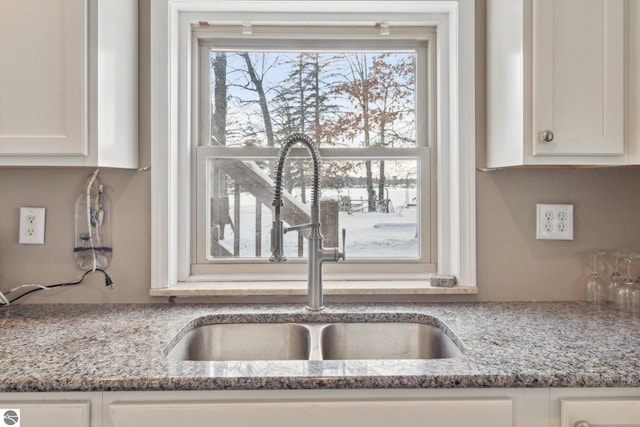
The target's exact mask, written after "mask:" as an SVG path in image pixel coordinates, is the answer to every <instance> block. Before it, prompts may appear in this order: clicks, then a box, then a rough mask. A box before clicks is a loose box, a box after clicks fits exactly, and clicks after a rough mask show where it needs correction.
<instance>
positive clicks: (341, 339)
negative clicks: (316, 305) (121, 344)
mask: <svg viewBox="0 0 640 427" xmlns="http://www.w3.org/2000/svg"><path fill="white" fill-rule="evenodd" d="M174 341H175V344H171V345H169V346H168V348H167V350H166V354H167V356H168V357H169V358H170V359H173V360H204V361H231V360H233V361H249V360H392V359H393V360H396V359H441V358H450V357H456V356H459V355H460V354H462V351H463V350H462V346H461V345H460V346H459V345H457V344H456V343H455V342H454V341H453V340H452V339H451V338H450V337H449V336H448V335H447V334H446V333H445V331H444V330H443V329H442V328H440V327H438V326H433V325H429V324H424V323H415V322H373V323H371V322H330V323H311V322H309V323H305V322H299V323H297V322H286V323H216V324H208V325H201V326H197V327H195V328H192V329H188V330H186V331H183V333H182V334H179V337H177V339H176V340H174Z"/></svg>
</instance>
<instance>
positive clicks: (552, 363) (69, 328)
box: [0, 303, 640, 391]
mask: <svg viewBox="0 0 640 427" xmlns="http://www.w3.org/2000/svg"><path fill="white" fill-rule="evenodd" d="M366 316H373V318H374V319H376V320H378V321H415V322H425V321H426V322H431V323H434V322H435V324H437V325H439V326H442V327H443V328H444V329H445V330H446V331H447V332H448V333H449V335H450V336H451V337H452V338H453V339H454V340H456V341H457V342H458V344H461V345H462V346H463V347H464V350H465V351H464V353H463V354H462V355H461V356H459V357H455V358H450V359H435V360H385V361H382V360H368V361H362V360H347V361H335V360H334V361H331V360H312V361H260V362H246V361H245V362H237V361H236V362H196V361H175V360H170V359H169V358H167V357H166V355H165V352H166V350H167V346H168V345H170V343H172V342H175V340H176V337H178V336H179V335H180V334H181V333H184V331H186V330H189V329H190V328H193V327H194V326H197V325H200V324H207V323H216V322H217V323H234V322H242V321H244V322H254V321H267V322H268V321H272V322H273V321H292V322H334V321H357V320H362V319H363V318H364V317H366ZM369 319H371V317H369ZM0 330H1V331H2V335H1V337H2V342H1V344H0V391H83V390H95V391H98V390H103V391H106V390H121V391H125V390H223V389H235V390H255V389H318V388H435V387H440V388H464V387H638V386H640V319H637V318H635V319H634V318H633V317H632V316H631V315H630V314H628V313H622V312H619V311H617V310H615V309H613V308H610V307H593V306H591V305H589V304H586V303H505V304H497V303H495V304H494V303H491V304H483V303H434V304H420V305H417V304H416V305H411V304H384V305H380V304H366V305H348V304H340V305H331V306H330V307H328V308H327V309H326V310H324V311H323V312H321V313H319V314H314V313H308V312H306V311H305V310H304V309H303V308H302V307H301V306H298V305H204V304H202V305H184V304H172V305H14V306H11V307H3V308H0Z"/></svg>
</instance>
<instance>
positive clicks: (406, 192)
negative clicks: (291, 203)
mask: <svg viewBox="0 0 640 427" xmlns="http://www.w3.org/2000/svg"><path fill="white" fill-rule="evenodd" d="M321 195H322V198H323V199H327V198H329V199H335V200H338V199H339V198H340V197H344V196H349V197H350V198H351V200H361V199H362V200H363V201H364V200H366V189H364V188H350V189H343V190H341V191H339V192H338V191H337V190H323V191H322V193H321ZM387 197H388V198H389V199H390V200H391V203H392V206H393V212H391V213H382V212H354V213H348V212H340V213H339V215H338V221H339V228H340V229H342V228H346V229H347V239H346V240H347V245H346V246H347V247H346V252H347V254H348V256H349V258H374V257H375V258H384V257H394V258H416V257H417V256H418V239H417V229H416V218H417V210H418V208H417V207H416V206H412V205H411V204H413V203H415V200H414V198H415V197H416V189H415V188H408V189H407V188H389V189H388V191H387ZM231 199H233V198H232V197H231ZM229 204H230V206H231V207H232V209H233V200H230V203H229ZM231 217H232V218H233V213H231ZM240 222H241V226H240V230H241V231H240V254H241V256H242V257H253V256H255V240H256V229H255V201H254V199H253V197H252V196H250V195H248V193H243V194H242V196H241V207H240ZM270 236H271V211H270V209H268V208H267V207H265V206H263V207H262V235H261V245H262V256H264V257H268V256H269V255H270V246H271V242H270V239H271V237H270ZM225 238H226V239H225V240H223V241H221V244H222V245H223V246H224V247H225V248H227V250H229V251H230V252H233V232H232V231H231V230H230V228H229V227H228V228H227V232H226V235H225ZM297 248H298V239H297V233H287V234H285V251H286V252H285V253H286V254H287V256H289V257H290V258H293V257H294V256H296V255H297V251H298V249H297ZM304 250H305V254H306V242H305V245H304Z"/></svg>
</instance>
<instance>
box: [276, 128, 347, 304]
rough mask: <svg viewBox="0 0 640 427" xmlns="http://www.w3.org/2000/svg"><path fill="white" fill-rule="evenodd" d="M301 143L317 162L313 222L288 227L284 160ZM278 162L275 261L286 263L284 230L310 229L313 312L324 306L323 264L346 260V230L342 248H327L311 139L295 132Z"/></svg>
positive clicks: (315, 153)
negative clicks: (282, 212)
mask: <svg viewBox="0 0 640 427" xmlns="http://www.w3.org/2000/svg"><path fill="white" fill-rule="evenodd" d="M297 143H301V144H303V145H304V146H305V147H307V150H308V151H309V154H310V155H311V161H312V164H313V190H312V194H311V222H310V223H308V224H299V225H294V226H292V227H285V226H284V223H283V221H282V219H281V217H280V209H281V208H282V205H283V203H282V175H283V170H284V162H285V160H286V158H287V156H288V155H289V151H290V150H291V148H292V147H293V146H294V145H296V144H297ZM277 161H278V163H277V165H276V170H275V179H276V182H275V190H274V196H273V206H274V207H275V215H274V218H273V226H272V228H271V257H270V258H269V261H271V262H284V261H286V260H287V256H286V255H285V254H284V233H286V232H288V231H297V230H303V229H307V228H308V229H309V232H308V234H307V235H306V236H305V237H306V238H307V240H308V242H309V245H308V254H307V256H308V257H309V258H308V261H307V270H308V271H307V309H308V310H311V311H320V310H322V309H323V301H322V264H323V263H324V262H325V261H331V262H338V261H339V260H341V259H342V260H344V253H345V251H344V239H345V233H346V232H345V230H344V229H343V230H342V251H340V250H338V248H324V247H323V246H322V241H323V239H324V237H323V236H322V233H321V231H320V205H319V204H318V200H319V199H320V153H319V152H318V148H317V147H316V145H315V144H314V143H313V141H312V140H311V138H309V137H308V136H306V135H304V134H302V133H294V134H292V135H290V136H289V137H287V139H285V141H284V142H283V143H282V148H281V149H280V153H279V154H278V159H277Z"/></svg>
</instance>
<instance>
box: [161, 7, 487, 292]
mask: <svg viewBox="0 0 640 427" xmlns="http://www.w3.org/2000/svg"><path fill="white" fill-rule="evenodd" d="M331 3H334V5H333V6H335V7H333V8H332V5H331ZM150 7H151V141H152V146H151V163H152V166H153V167H152V169H151V211H152V213H151V231H152V236H151V289H152V293H153V291H154V290H155V291H158V290H160V289H163V290H170V288H172V287H175V286H177V285H178V284H179V283H185V282H189V274H190V268H189V266H190V262H189V259H190V254H191V250H192V247H191V246H192V245H191V244H190V243H189V240H190V239H188V238H186V239H185V238H181V236H184V235H185V234H184V233H187V234H186V235H187V236H189V235H190V223H191V220H192V218H191V214H190V212H189V211H190V209H189V206H191V191H192V189H191V182H192V180H193V173H194V172H193V171H194V170H195V164H194V160H193V159H192V158H191V156H190V154H191V153H190V149H191V147H190V144H182V147H181V146H180V144H178V143H177V142H178V139H179V134H180V133H179V131H180V129H181V127H184V126H185V125H186V120H189V117H190V113H187V112H184V111H183V112H182V114H181V115H179V112H178V108H172V106H175V105H178V103H179V102H180V103H182V105H187V106H189V105H190V102H189V101H188V99H185V98H184V97H185V96H186V94H185V93H184V92H185V91H184V90H182V91H181V90H180V87H179V85H180V84H181V82H180V80H179V73H180V70H179V67H178V62H179V61H175V60H172V59H178V58H179V57H180V56H181V59H188V57H189V56H190V55H192V54H193V52H191V48H190V47H189V48H186V49H185V48H182V49H181V45H183V46H184V43H185V39H186V43H187V44H186V45H187V46H191V44H190V41H189V38H190V37H191V35H190V34H181V33H180V32H179V31H180V28H183V27H181V25H180V24H181V20H183V19H186V15H188V14H189V13H190V12H194V11H205V12H208V13H212V16H215V13H221V12H225V13H234V12H237V13H238V15H237V16H238V19H239V23H242V22H244V21H246V20H247V19H249V20H250V18H251V13H252V12H259V13H274V14H277V16H278V20H285V21H286V20H288V19H292V17H293V15H295V14H296V13H298V14H299V13H319V12H325V11H327V10H335V9H339V10H340V11H341V13H343V12H344V13H352V14H353V16H354V19H356V18H357V20H360V21H362V20H364V19H372V20H374V21H375V22H377V21H376V18H378V21H379V17H380V15H381V14H383V15H384V16H385V17H386V16H390V17H392V18H393V17H398V16H400V15H402V16H404V18H405V19H407V16H409V17H411V19H414V20H415V19H416V18H415V17H416V16H417V15H419V14H422V15H423V16H424V15H427V14H428V16H429V18H430V19H429V22H428V23H429V24H431V25H435V26H437V27H438V34H440V37H438V38H437V42H438V48H437V55H438V60H437V63H438V64H437V66H438V70H439V72H438V81H439V84H438V101H437V102H438V109H437V111H438V113H437V114H438V117H437V122H438V123H447V124H448V126H440V127H439V130H440V131H439V132H438V135H437V149H436V153H437V162H438V171H437V216H438V221H439V222H438V227H437V229H438V230H437V262H438V272H439V273H447V274H455V275H456V276H457V278H458V283H459V284H460V285H462V286H465V287H475V286H476V235H475V232H476V222H475V219H476V215H475V205H476V200H475V53H474V46H475V44H474V31H475V29H474V13H475V10H474V4H473V2H468V1H430V0H422V1H396V2H392V3H391V2H380V1H350V2H345V1H332V2H327V1H295V2H285V3H283V2H277V1H260V2H256V1H219V2H202V1H197V0H157V1H153V2H151V5H150ZM285 7H286V10H285V9H284V8H285ZM362 10H366V11H367V12H366V13H363V12H361V11H362ZM399 10H410V11H411V14H408V13H399V12H398V11H399ZM292 11H293V12H292ZM289 12H291V13H289ZM431 18H433V19H431ZM424 23H425V22H424V21H423V22H421V23H420V24H421V25H424ZM171 34H177V35H178V37H171ZM442 35H445V37H442ZM443 67H444V68H443ZM443 69H444V70H445V71H446V72H443V71H442V70H443ZM190 78H192V77H191V76H184V79H183V80H186V81H188V79H190ZM443 88H446V89H445V90H446V92H442V89H443ZM188 108H190V107H188ZM187 132H188V131H187ZM446 139H448V140H449V144H448V146H447V148H448V149H447V150H443V149H442V143H441V142H442V141H443V140H446ZM444 189H449V191H444ZM180 206H182V207H183V208H180ZM185 206H186V208H185ZM185 258H186V259H187V262H186V263H185V262H184V261H185Z"/></svg>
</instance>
